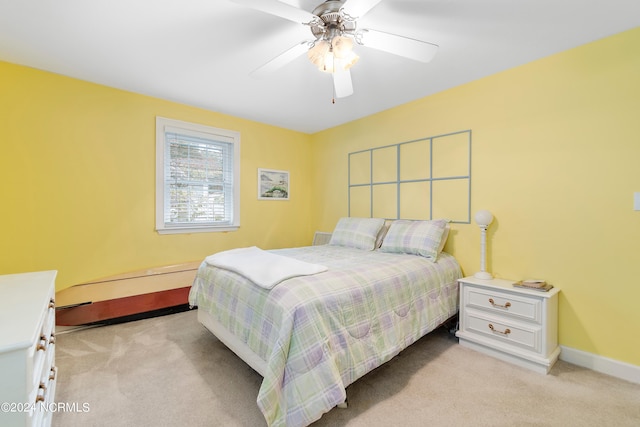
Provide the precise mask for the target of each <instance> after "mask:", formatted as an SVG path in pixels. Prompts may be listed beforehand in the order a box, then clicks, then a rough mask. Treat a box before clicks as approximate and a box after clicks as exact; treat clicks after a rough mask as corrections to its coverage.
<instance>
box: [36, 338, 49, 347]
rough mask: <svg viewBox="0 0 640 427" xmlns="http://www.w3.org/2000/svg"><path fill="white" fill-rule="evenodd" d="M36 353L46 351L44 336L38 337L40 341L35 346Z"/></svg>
mask: <svg viewBox="0 0 640 427" xmlns="http://www.w3.org/2000/svg"><path fill="white" fill-rule="evenodd" d="M36 350H37V351H40V350H42V351H46V350H47V337H46V336H44V335H40V341H38V345H37V346H36Z"/></svg>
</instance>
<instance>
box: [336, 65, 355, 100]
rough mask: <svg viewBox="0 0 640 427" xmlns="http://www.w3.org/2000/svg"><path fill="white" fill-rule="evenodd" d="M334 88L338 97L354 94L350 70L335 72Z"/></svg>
mask: <svg viewBox="0 0 640 427" xmlns="http://www.w3.org/2000/svg"><path fill="white" fill-rule="evenodd" d="M333 89H334V91H335V93H336V98H346V97H347V96H349V95H353V84H352V83H351V72H350V71H349V70H344V71H336V72H335V73H333Z"/></svg>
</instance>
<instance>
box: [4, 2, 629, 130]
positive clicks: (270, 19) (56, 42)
mask: <svg viewBox="0 0 640 427" xmlns="http://www.w3.org/2000/svg"><path fill="white" fill-rule="evenodd" d="M282 1H283V2H285V3H289V4H291V5H295V6H297V7H300V8H302V9H305V10H308V11H311V10H313V9H314V8H315V6H317V5H318V4H320V3H321V2H322V0H298V1H296V0H282ZM358 24H359V27H364V28H372V29H377V30H382V31H386V32H390V33H395V34H399V35H403V36H407V37H411V38H415V39H419V40H424V41H428V42H431V43H434V44H437V45H439V46H440V48H439V51H438V53H437V55H436V56H435V58H434V59H433V61H431V62H430V63H428V64H422V63H418V62H414V61H411V60H408V59H405V58H402V57H398V56H395V55H392V54H388V53H384V52H381V51H377V50H373V49H371V48H367V47H365V46H356V47H355V48H354V50H356V51H357V53H358V54H359V55H360V61H359V62H358V63H357V64H356V65H355V66H354V67H353V68H352V69H351V75H352V78H353V87H354V91H355V93H354V94H353V95H352V96H350V97H347V98H342V99H338V100H337V101H336V103H335V104H332V102H331V100H332V91H333V89H332V81H331V76H330V75H328V74H325V73H321V72H319V71H318V70H317V69H315V68H314V66H313V65H312V64H311V63H310V62H309V61H308V60H307V58H306V56H305V55H303V56H301V57H299V58H297V59H296V60H294V61H293V62H291V63H289V64H288V65H286V66H285V67H283V68H281V69H280V70H278V71H277V72H275V73H274V74H272V75H270V76H268V77H266V78H262V79H256V78H253V77H250V76H249V73H250V72H251V71H253V70H254V69H256V68H258V67H259V66H261V65H263V64H264V63H265V62H267V61H269V60H270V59H272V58H273V57H275V56H276V55H278V54H280V53H281V52H283V51H284V50H286V49H288V48H290V47H291V46H293V45H294V44H296V43H298V42H300V41H302V40H306V39H309V38H310V34H311V33H310V31H309V28H308V27H305V26H303V25H299V24H296V23H294V22H291V21H288V20H285V19H282V18H279V17H276V16H272V15H268V14H266V13H263V12H259V11H255V10H252V9H249V8H246V7H243V6H239V5H237V4H235V3H232V2H230V1H228V0H108V1H93V0H92V1H87V0H0V60H4V61H8V62H12V63H16V64H22V65H27V66H30V67H34V68H38V69H42V70H46V71H51V72H54V73H59V74H62V75H65V76H70V77H74V78H77V79H81V80H87V81H90V82H95V83H99V84H103V85H107V86H111V87H115V88H120V89H124V90H128V91H132V92H136V93H141V94H145V95H151V96H154V97H158V98H163V99H167V100H171V101H175V102H180V103H184V104H189V105H193V106H197V107H201V108H205V109H208V110H212V111H216V112H221V113H226V114H231V115H233V116H237V117H243V118H247V119H250V120H255V121H258V122H263V123H268V124H272V125H275V126H280V127H284V128H289V129H293V130H297V131H301V132H305V133H313V132H317V131H320V130H323V129H327V128H330V127H333V126H336V125H339V124H342V123H346V122H349V121H351V120H354V119H357V118H360V117H364V116H368V115H370V114H373V113H376V112H379V111H382V110H386V109H389V108H392V107H394V106H397V105H400V104H404V103H406V102H409V101H412V100H415V99H418V98H422V97H424V96H427V95H430V94H433V93H436V92H439V91H442V90H445V89H447V88H451V87H454V86H457V85H460V84H463V83H466V82H469V81H472V80H476V79H478V78H481V77H484V76H487V75H490V74H493V73H496V72H499V71H502V70H505V69H508V68H511V67H514V66H517V65H521V64H524V63H527V62H530V61H532V60H535V59H538V58H541V57H544V56H548V55H551V54H553V53H556V52H560V51H563V50H566V49H570V48H572V47H575V46H579V45H581V44H585V43H588V42H591V41H594V40H597V39H600V38H603V37H606V36H609V35H612V34H615V33H618V32H621V31H625V30H628V29H631V28H635V27H637V26H640V0H486V1H485V0H383V1H382V2H381V3H380V4H379V5H378V6H376V7H375V8H374V9H372V10H371V11H370V12H369V13H368V14H367V15H365V16H364V17H363V18H362V19H360V20H359V21H358ZM630 54H634V55H638V54H640V53H639V52H633V53H632V52H630Z"/></svg>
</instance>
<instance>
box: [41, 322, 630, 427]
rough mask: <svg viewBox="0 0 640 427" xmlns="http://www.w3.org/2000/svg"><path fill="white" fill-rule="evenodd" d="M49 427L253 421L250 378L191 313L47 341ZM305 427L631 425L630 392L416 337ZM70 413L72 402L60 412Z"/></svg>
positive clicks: (440, 338) (592, 376) (577, 372)
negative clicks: (52, 400)
mask: <svg viewBox="0 0 640 427" xmlns="http://www.w3.org/2000/svg"><path fill="white" fill-rule="evenodd" d="M56 352H57V353H56V358H57V365H58V367H59V376H58V385H57V390H56V401H57V402H66V403H70V404H72V403H77V404H78V405H76V406H77V407H79V408H82V405H83V404H85V403H86V404H88V409H89V410H88V411H87V412H81V411H70V412H58V413H56V414H55V415H54V418H53V425H54V426H59V427H73V426H250V427H254V426H265V425H266V423H265V421H264V418H263V417H262V414H261V413H260V410H259V409H258V407H257V405H256V402H255V401H256V397H257V395H258V389H259V387H260V382H261V380H262V378H261V377H260V376H259V375H258V374H257V373H255V372H254V371H253V370H252V369H251V368H249V367H248V366H247V365H246V364H245V363H244V362H242V361H241V360H240V359H239V358H238V357H237V356H235V354H233V353H232V352H231V351H229V350H228V349H227V348H226V347H225V346H224V345H222V344H221V343H220V342H219V341H218V340H217V339H216V338H215V337H214V336H213V335H212V334H211V333H209V332H208V331H207V330H206V329H204V327H202V326H201V325H200V324H199V323H198V322H197V320H196V312H195V311H191V312H184V313H178V314H172V315H169V316H164V317H158V318H153V319H146V320H140V321H136V322H130V323H124V324H119V325H112V326H103V327H97V328H91V329H85V330H80V331H73V332H68V333H64V334H59V335H58V337H57V341H56ZM347 396H348V399H349V408H348V409H338V408H335V409H333V410H332V411H330V412H329V413H327V414H325V415H324V416H323V417H322V418H321V419H320V420H319V421H318V422H316V423H314V426H366V427H375V426H599V427H600V426H640V385H638V384H632V383H630V382H626V381H623V380H619V379H616V378H612V377H609V376H606V375H602V374H599V373H596V372H593V371H589V370H586V369H583V368H580V367H577V366H573V365H570V364H568V363H565V362H562V361H559V362H558V363H557V364H556V365H555V366H554V368H553V369H552V370H551V372H550V374H549V375H540V374H537V373H534V372H530V371H527V370H525V369H522V368H518V367H516V366H513V365H511V364H508V363H505V362H502V361H499V360H496V359H493V358H491V357H489V356H485V355H482V354H480V353H477V352H474V351H473V350H469V349H466V348H463V347H461V346H460V345H458V344H457V342H456V339H455V338H454V337H451V336H450V335H449V334H447V333H446V331H444V330H438V331H435V332H434V333H432V334H429V335H427V336H426V337H424V338H423V339H421V340H420V341H418V342H417V343H415V344H414V345H412V346H411V347H409V348H408V349H406V350H405V351H404V352H402V353H401V354H400V355H398V356H397V357H396V358H394V359H393V360H392V361H390V362H389V363H387V364H385V365H383V366H382V367H380V368H378V369H377V370H375V371H373V372H371V373H369V374H368V375H366V376H365V377H363V378H361V379H360V380H359V381H357V382H356V383H355V384H353V385H351V386H350V387H349V388H348V389H347ZM72 406H73V405H72Z"/></svg>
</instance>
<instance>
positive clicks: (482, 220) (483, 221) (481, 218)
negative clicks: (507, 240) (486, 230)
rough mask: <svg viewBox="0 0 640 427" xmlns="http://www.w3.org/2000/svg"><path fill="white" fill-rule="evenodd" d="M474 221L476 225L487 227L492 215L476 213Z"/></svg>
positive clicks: (483, 212)
mask: <svg viewBox="0 0 640 427" xmlns="http://www.w3.org/2000/svg"><path fill="white" fill-rule="evenodd" d="M475 220H476V223H477V224H478V225H480V226H484V227H488V226H489V224H491V222H492V221H493V214H492V213H491V212H489V211H486V210H482V211H478V212H476V216H475Z"/></svg>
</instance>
